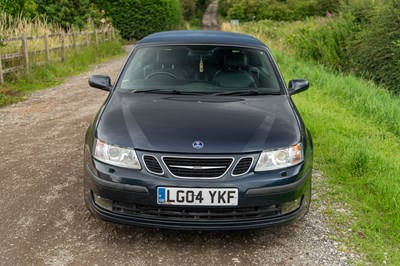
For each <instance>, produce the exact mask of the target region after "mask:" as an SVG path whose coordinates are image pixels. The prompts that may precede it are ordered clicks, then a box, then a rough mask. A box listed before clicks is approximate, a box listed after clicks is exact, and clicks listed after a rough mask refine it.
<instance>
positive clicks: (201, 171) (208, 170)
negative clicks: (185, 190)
mask: <svg viewBox="0 0 400 266" xmlns="http://www.w3.org/2000/svg"><path fill="white" fill-rule="evenodd" d="M163 161H164V163H165V165H166V166H167V168H168V169H169V171H170V172H171V173H172V174H173V175H174V176H176V177H182V178H218V177H221V176H223V175H224V174H225V173H226V171H227V170H228V169H229V167H230V166H231V164H232V162H233V158H202V157H199V158H187V157H163Z"/></svg>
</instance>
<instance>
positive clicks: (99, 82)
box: [89, 75, 112, 91]
mask: <svg viewBox="0 0 400 266" xmlns="http://www.w3.org/2000/svg"><path fill="white" fill-rule="evenodd" d="M89 85H90V87H93V88H97V89H100V90H104V91H110V90H111V89H112V85H111V78H110V77H109V76H103V75H92V76H90V77H89Z"/></svg>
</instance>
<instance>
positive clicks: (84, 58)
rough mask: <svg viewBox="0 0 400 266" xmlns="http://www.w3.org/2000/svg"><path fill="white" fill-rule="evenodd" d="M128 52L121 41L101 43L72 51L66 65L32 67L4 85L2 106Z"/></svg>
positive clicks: (0, 99)
mask: <svg viewBox="0 0 400 266" xmlns="http://www.w3.org/2000/svg"><path fill="white" fill-rule="evenodd" d="M124 53H125V50H124V48H123V47H122V45H121V43H120V42H118V41H111V42H104V43H100V44H99V46H98V47H94V46H93V47H82V48H79V50H78V51H74V50H73V49H68V50H67V54H66V58H67V59H66V60H65V62H59V63H52V64H49V65H43V66H35V67H32V68H30V71H29V74H25V73H21V74H18V75H17V76H15V80H13V81H7V82H6V83H5V84H3V85H1V86H0V106H3V105H7V104H12V103H16V102H18V101H21V100H24V99H26V97H27V94H28V93H30V92H32V91H36V90H41V89H45V88H48V87H51V86H55V85H58V84H61V83H63V82H64V80H65V78H66V77H68V76H71V75H76V74H79V73H82V72H85V71H88V70H89V69H90V66H91V65H92V64H98V63H102V62H106V61H108V60H110V59H112V58H116V57H118V56H120V55H122V54H124Z"/></svg>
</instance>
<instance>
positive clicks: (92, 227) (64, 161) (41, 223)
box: [0, 58, 355, 266]
mask: <svg viewBox="0 0 400 266" xmlns="http://www.w3.org/2000/svg"><path fill="white" fill-rule="evenodd" d="M122 63H123V59H122V58H121V59H118V60H115V61H112V62H109V63H106V64H102V65H97V66H95V67H93V69H92V71H90V72H89V73H85V74H82V75H79V76H75V77H71V78H68V79H67V81H66V82H65V83H64V84H62V85H60V86H56V87H54V88H50V89H47V90H43V91H39V92H35V93H33V94H32V95H30V97H29V99H28V100H27V101H24V102H20V103H18V104H15V105H12V106H7V107H3V108H0V139H1V143H2V145H1V149H0V158H1V161H0V182H1V186H0V206H1V207H0V265H13V266H14V265H166V264H167V265H345V264H348V259H349V258H350V259H351V258H352V257H354V256H355V255H353V254H351V253H349V252H346V253H343V252H340V251H339V250H345V247H343V246H342V244H340V243H337V242H335V241H332V240H330V236H331V231H330V230H329V229H328V227H327V226H326V220H325V218H324V217H323V216H322V215H321V211H320V210H321V208H324V206H323V202H322V203H321V202H319V201H320V200H316V199H317V198H319V195H318V193H316V194H314V202H313V204H312V206H311V210H310V213H309V214H308V215H306V217H305V218H304V219H302V220H301V221H299V222H297V223H295V224H293V225H289V226H285V227H279V228H270V229H262V230H252V231H239V232H180V231H168V230H157V229H148V228H139V227H133V226H124V225H116V224H111V223H107V222H103V221H100V220H97V219H95V218H93V217H92V216H91V215H90V214H89V212H88V211H87V210H86V207H85V205H84V200H83V193H82V176H83V167H82V155H83V152H82V150H83V149H82V148H83V141H84V132H85V130H86V128H87V126H88V125H89V123H90V121H91V120H92V119H93V118H94V115H95V113H96V112H97V110H98V108H99V107H100V105H101V104H102V102H103V101H104V100H105V98H106V96H107V92H103V91H100V90H96V89H91V88H89V86H88V85H87V79H88V77H89V75H91V74H109V75H111V76H112V77H115V76H116V74H117V71H118V70H119V68H120V67H121V64H122ZM314 177H315V181H316V184H317V185H318V184H321V182H322V177H321V175H320V174H319V173H318V172H316V173H315V174H314ZM317 201H318V204H315V202H317Z"/></svg>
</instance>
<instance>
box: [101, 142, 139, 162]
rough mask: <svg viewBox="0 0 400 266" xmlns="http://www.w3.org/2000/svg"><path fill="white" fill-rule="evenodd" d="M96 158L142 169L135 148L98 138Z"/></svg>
mask: <svg viewBox="0 0 400 266" xmlns="http://www.w3.org/2000/svg"><path fill="white" fill-rule="evenodd" d="M94 158H96V159H97V160H99V161H102V162H105V163H108V164H112V165H116V166H120V167H125V168H131V169H141V167H140V163H139V160H138V157H137V155H136V152H135V150H134V149H131V148H121V147H118V146H115V145H111V144H107V143H105V142H103V141H100V140H98V139H96V147H95V151H94Z"/></svg>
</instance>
